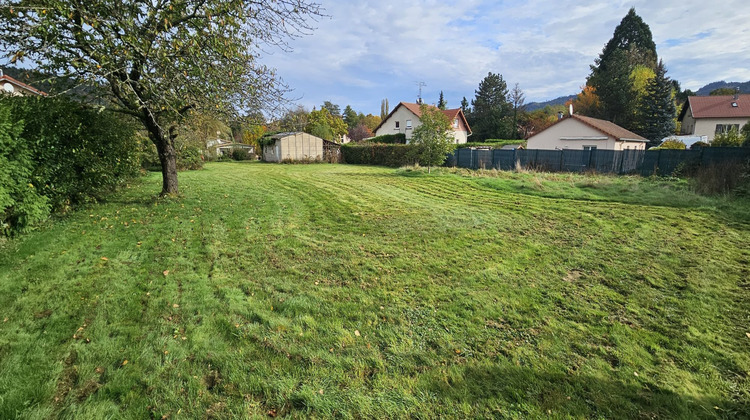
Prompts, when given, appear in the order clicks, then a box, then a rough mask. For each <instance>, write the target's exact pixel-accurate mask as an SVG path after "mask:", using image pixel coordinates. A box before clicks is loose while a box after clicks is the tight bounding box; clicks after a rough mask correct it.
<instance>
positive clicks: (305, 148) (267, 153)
mask: <svg viewBox="0 0 750 420" xmlns="http://www.w3.org/2000/svg"><path fill="white" fill-rule="evenodd" d="M314 159H323V139H321V138H320V137H316V136H313V135H311V134H307V133H291V134H289V135H286V136H284V137H281V138H279V139H277V140H276V141H275V142H273V143H271V144H269V145H266V146H263V160H264V161H266V162H281V161H282V160H314Z"/></svg>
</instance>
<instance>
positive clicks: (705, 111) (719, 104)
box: [680, 95, 750, 121]
mask: <svg viewBox="0 0 750 420" xmlns="http://www.w3.org/2000/svg"><path fill="white" fill-rule="evenodd" d="M733 103H736V104H737V106H732V104H733ZM688 107H690V112H691V113H692V114H693V118H745V117H750V95H738V97H737V99H736V100H735V99H734V95H726V96H689V97H688V99H687V106H684V107H683V108H682V112H681V113H680V121H682V119H683V118H684V117H685V113H686V112H687V109H688Z"/></svg>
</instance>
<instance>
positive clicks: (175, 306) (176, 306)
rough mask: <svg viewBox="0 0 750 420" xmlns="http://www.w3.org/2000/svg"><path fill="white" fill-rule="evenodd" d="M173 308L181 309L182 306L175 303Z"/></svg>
mask: <svg viewBox="0 0 750 420" xmlns="http://www.w3.org/2000/svg"><path fill="white" fill-rule="evenodd" d="M172 307H173V308H179V307H180V305H178V304H176V303H174V304H172Z"/></svg>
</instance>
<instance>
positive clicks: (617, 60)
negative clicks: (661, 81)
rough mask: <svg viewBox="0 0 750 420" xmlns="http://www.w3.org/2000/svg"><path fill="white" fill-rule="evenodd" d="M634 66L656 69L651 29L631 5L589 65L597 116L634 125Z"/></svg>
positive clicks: (589, 81) (622, 123) (635, 95)
mask: <svg viewBox="0 0 750 420" xmlns="http://www.w3.org/2000/svg"><path fill="white" fill-rule="evenodd" d="M638 67H646V68H649V69H652V70H656V44H654V41H653V38H652V36H651V29H649V27H648V25H647V24H646V23H645V22H644V21H643V19H641V17H640V16H638V15H637V14H636V13H635V9H634V8H631V9H630V11H629V12H628V14H627V15H625V17H624V18H623V19H622V21H621V22H620V24H619V25H617V27H616V28H615V32H614V34H613V36H612V39H610V40H609V42H607V44H606V45H605V46H604V50H603V51H602V53H601V54H600V55H599V58H597V59H596V60H595V64H594V65H592V66H591V74H590V75H589V77H588V80H587V85H589V86H591V87H593V88H594V89H595V91H596V93H597V95H598V96H599V99H600V101H601V108H600V115H599V117H600V118H604V119H606V120H610V121H612V122H614V123H615V124H619V125H621V126H623V127H625V128H628V129H630V130H635V129H636V128H637V121H636V117H635V116H636V114H637V112H636V107H637V105H638V101H637V100H636V98H637V97H638V95H637V92H635V91H634V89H633V83H632V80H631V74H632V73H633V71H634V70H636V69H637V68H638Z"/></svg>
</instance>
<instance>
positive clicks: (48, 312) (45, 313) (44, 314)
mask: <svg viewBox="0 0 750 420" xmlns="http://www.w3.org/2000/svg"><path fill="white" fill-rule="evenodd" d="M50 315H52V309H46V310H44V311H41V312H37V313H35V314H34V319H43V318H49V316H50Z"/></svg>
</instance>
